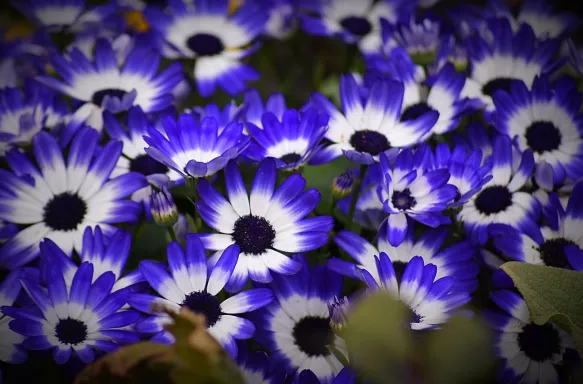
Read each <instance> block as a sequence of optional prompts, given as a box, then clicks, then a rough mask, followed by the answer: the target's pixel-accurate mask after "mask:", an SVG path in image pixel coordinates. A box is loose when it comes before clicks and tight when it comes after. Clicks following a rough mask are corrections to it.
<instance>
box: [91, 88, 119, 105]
mask: <svg viewBox="0 0 583 384" xmlns="http://www.w3.org/2000/svg"><path fill="white" fill-rule="evenodd" d="M126 94H127V92H126V91H124V90H122V89H117V88H108V89H102V90H101V91H97V92H95V93H94V94H93V96H92V97H91V102H92V103H93V104H95V105H99V106H101V104H102V103H103V99H104V98H105V96H110V97H117V98H118V99H120V100H121V99H122V98H123V97H124V96H125V95H126Z"/></svg>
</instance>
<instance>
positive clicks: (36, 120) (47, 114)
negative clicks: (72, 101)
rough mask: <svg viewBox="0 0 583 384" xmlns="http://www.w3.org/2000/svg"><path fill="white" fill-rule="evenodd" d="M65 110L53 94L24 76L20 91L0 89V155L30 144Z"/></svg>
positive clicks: (65, 111) (62, 117)
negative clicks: (33, 138)
mask: <svg viewBox="0 0 583 384" xmlns="http://www.w3.org/2000/svg"><path fill="white" fill-rule="evenodd" d="M67 112H68V110H67V106H66V105H65V104H64V103H62V101H61V100H59V99H58V98H57V95H55V94H54V93H53V92H52V91H51V90H50V89H48V88H46V87H44V86H43V85H41V84H38V83H36V82H35V81H33V80H30V79H26V80H25V82H24V87H23V89H22V90H20V89H18V88H3V89H0V156H2V157H3V156H4V155H5V154H6V152H8V151H9V150H10V149H12V148H14V147H20V146H24V145H27V144H30V141H31V140H32V137H33V136H34V135H35V134H37V133H38V132H40V131H41V130H42V129H45V128H46V129H53V128H55V127H57V126H58V125H59V124H60V123H61V122H62V121H63V119H64V117H65V115H66V114H67Z"/></svg>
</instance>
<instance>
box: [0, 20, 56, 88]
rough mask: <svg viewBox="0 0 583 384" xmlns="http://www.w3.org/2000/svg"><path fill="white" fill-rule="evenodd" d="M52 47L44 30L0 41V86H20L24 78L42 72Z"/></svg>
mask: <svg viewBox="0 0 583 384" xmlns="http://www.w3.org/2000/svg"><path fill="white" fill-rule="evenodd" d="M6 32H9V30H8V31H6ZM3 37H4V39H6V37H5V36H3ZM54 48H55V47H54V45H53V43H52V41H51V39H50V36H48V35H47V34H46V33H45V32H44V31H39V32H37V33H34V34H32V35H31V36H26V37H25V38H22V39H17V40H16V41H10V40H9V41H0V88H5V87H18V86H21V85H23V83H24V80H25V79H27V78H32V77H34V76H36V75H38V74H40V73H44V71H45V69H46V64H47V55H48V52H49V51H50V50H51V49H54Z"/></svg>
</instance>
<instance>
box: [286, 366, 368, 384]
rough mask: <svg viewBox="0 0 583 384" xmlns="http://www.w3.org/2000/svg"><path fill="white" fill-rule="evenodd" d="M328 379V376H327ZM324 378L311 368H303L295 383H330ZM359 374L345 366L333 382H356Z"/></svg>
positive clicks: (349, 383)
mask: <svg viewBox="0 0 583 384" xmlns="http://www.w3.org/2000/svg"><path fill="white" fill-rule="evenodd" d="M326 379H328V378H326ZM326 379H324V381H322V380H320V379H319V378H318V376H317V375H316V374H315V373H314V372H313V371H312V370H310V369H305V370H303V371H302V372H301V373H300V374H299V376H297V381H294V383H297V384H308V383H310V384H322V383H328V382H330V381H328V380H326ZM356 380H357V375H356V373H355V372H354V371H351V370H350V369H349V368H347V367H345V368H342V370H340V372H338V374H337V375H336V377H334V380H332V381H331V382H330V383H331V384H355V383H356V382H357V381H356Z"/></svg>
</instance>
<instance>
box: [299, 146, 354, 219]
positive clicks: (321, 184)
mask: <svg viewBox="0 0 583 384" xmlns="http://www.w3.org/2000/svg"><path fill="white" fill-rule="evenodd" d="M351 165H352V163H351V162H350V161H348V160H347V159H345V158H344V157H341V158H338V159H336V160H334V161H332V162H330V163H328V164H324V165H319V166H315V167H305V168H304V169H303V170H302V176H303V177H304V178H305V179H306V187H307V188H317V189H318V191H320V194H321V196H322V199H321V200H320V204H319V205H318V212H320V211H322V213H327V214H331V210H332V209H331V208H333V207H330V204H331V201H330V200H331V199H332V181H333V180H334V178H335V177H336V176H338V175H340V174H341V173H342V172H344V171H345V170H346V168H349V167H350V166H351Z"/></svg>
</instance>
